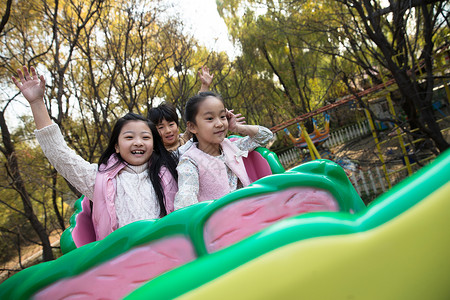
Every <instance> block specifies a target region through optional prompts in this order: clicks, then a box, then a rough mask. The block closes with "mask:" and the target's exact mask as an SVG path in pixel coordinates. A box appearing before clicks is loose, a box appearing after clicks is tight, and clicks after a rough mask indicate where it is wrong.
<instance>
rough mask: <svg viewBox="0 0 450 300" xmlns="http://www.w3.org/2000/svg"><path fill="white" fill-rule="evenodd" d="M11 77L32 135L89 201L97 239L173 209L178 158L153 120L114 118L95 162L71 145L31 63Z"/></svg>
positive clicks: (85, 199) (127, 116) (42, 83)
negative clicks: (53, 116) (25, 106)
mask: <svg viewBox="0 0 450 300" xmlns="http://www.w3.org/2000/svg"><path fill="white" fill-rule="evenodd" d="M17 73H18V77H19V80H17V79H16V78H14V77H12V80H13V82H14V83H15V84H16V86H17V87H18V88H19V89H20V91H21V92H22V94H23V95H24V97H25V99H27V101H28V102H29V104H30V107H31V111H32V113H33V117H34V121H35V124H36V131H35V134H36V137H37V139H38V141H39V144H40V145H41V148H42V150H43V151H44V154H45V156H46V157H47V158H48V160H49V161H50V163H51V164H52V165H53V166H54V167H55V169H56V170H57V171H58V172H59V173H60V174H61V175H62V176H63V177H64V178H65V179H66V180H67V181H68V182H70V184H72V185H73V186H74V187H75V188H76V189H77V190H78V191H79V192H80V193H82V194H84V195H85V196H86V197H85V198H84V200H83V201H89V199H90V201H91V202H92V221H93V226H94V231H95V235H96V240H100V239H103V238H104V237H105V236H107V235H108V234H110V233H111V232H112V231H114V230H116V229H117V228H119V227H122V226H124V225H127V224H129V223H131V222H134V221H138V220H144V219H155V218H160V217H163V216H165V215H166V214H168V213H170V212H172V211H173V201H174V196H175V194H176V192H177V181H176V180H177V172H176V162H175V160H174V159H173V157H172V156H171V154H170V153H169V152H168V151H167V150H166V149H165V148H164V144H163V143H162V141H161V138H160V136H159V134H158V131H157V129H156V127H155V125H154V124H153V123H152V122H151V121H149V120H147V119H145V118H144V117H142V116H140V115H137V114H133V113H128V114H126V115H125V116H124V117H122V118H120V119H119V120H117V122H116V124H115V126H114V128H113V131H112V134H111V138H110V140H109V143H108V147H107V148H106V150H105V152H104V153H103V154H102V155H101V157H100V159H99V162H98V164H91V163H89V162H87V161H86V160H84V159H83V158H82V157H81V156H79V155H77V154H76V153H75V151H73V150H72V149H70V148H69V147H68V146H67V144H66V142H65V141H64V138H63V136H62V134H61V131H60V129H59V127H58V125H56V124H54V123H53V122H52V121H51V119H50V116H49V114H48V112H47V108H46V107H45V103H44V100H43V99H44V92H45V80H44V77H43V76H41V77H39V76H38V75H37V74H36V71H35V69H34V68H33V67H31V75H30V74H29V72H28V69H27V68H26V67H23V71H21V70H20V69H19V70H17Z"/></svg>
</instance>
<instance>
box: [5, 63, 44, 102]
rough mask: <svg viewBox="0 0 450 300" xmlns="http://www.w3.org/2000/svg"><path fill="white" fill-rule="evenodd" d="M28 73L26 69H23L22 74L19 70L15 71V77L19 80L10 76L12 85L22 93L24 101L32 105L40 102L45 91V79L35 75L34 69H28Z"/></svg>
mask: <svg viewBox="0 0 450 300" xmlns="http://www.w3.org/2000/svg"><path fill="white" fill-rule="evenodd" d="M30 71H31V76H30V73H28V69H27V67H25V66H24V67H23V73H22V71H21V70H20V69H18V70H17V75H18V77H19V79H20V81H19V80H17V79H16V78H15V77H14V76H12V77H11V78H12V81H13V82H14V84H15V85H16V86H17V87H18V88H19V90H20V91H21V92H22V94H23V96H24V97H25V99H27V101H28V102H29V103H30V104H33V103H35V102H37V101H42V99H43V98H44V91H45V79H44V76H43V75H41V76H40V77H39V76H38V75H37V74H36V70H35V69H34V67H31V68H30Z"/></svg>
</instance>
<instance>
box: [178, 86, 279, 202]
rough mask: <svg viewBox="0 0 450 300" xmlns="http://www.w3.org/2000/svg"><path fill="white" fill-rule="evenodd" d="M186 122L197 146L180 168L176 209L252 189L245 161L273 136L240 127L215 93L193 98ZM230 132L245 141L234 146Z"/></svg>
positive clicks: (264, 130)
mask: <svg viewBox="0 0 450 300" xmlns="http://www.w3.org/2000/svg"><path fill="white" fill-rule="evenodd" d="M185 118H186V125H187V128H188V129H189V131H190V132H191V133H193V135H194V145H193V146H192V147H191V148H189V150H187V151H186V152H185V153H184V154H183V155H182V156H181V158H180V161H179V163H178V166H177V171H178V193H177V195H176V196H175V209H179V208H182V207H185V206H189V205H192V204H194V203H197V202H199V201H205V200H212V199H217V198H220V197H222V196H224V195H226V194H228V193H229V192H232V191H234V190H236V189H238V188H241V187H244V186H247V185H249V184H250V183H251V182H250V179H249V177H248V175H247V172H246V170H245V166H244V162H243V159H242V158H243V157H247V155H248V152H249V151H251V150H253V149H255V148H256V147H259V146H264V145H265V144H267V142H269V141H270V139H272V137H273V134H272V132H271V131H270V130H269V129H267V128H265V127H262V126H256V125H246V124H241V123H239V122H238V120H237V119H236V116H235V115H234V114H233V113H232V112H231V111H228V110H227V109H226V108H225V106H224V103H223V100H222V98H221V97H220V96H219V95H217V94H215V93H212V92H201V93H199V94H198V95H195V96H194V97H192V98H190V99H189V100H188V102H187V103H186V109H185ZM228 130H230V131H232V132H236V133H238V134H240V135H242V136H245V137H244V138H241V139H237V140H236V141H233V142H231V141H230V140H228V139H227V138H226V136H227V134H228Z"/></svg>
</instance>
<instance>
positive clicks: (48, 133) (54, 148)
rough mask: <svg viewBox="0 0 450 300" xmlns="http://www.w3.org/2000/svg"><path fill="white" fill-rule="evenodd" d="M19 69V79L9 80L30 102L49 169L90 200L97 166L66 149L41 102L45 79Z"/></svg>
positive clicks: (42, 101) (33, 70) (56, 127)
mask: <svg viewBox="0 0 450 300" xmlns="http://www.w3.org/2000/svg"><path fill="white" fill-rule="evenodd" d="M30 71H31V75H30V74H29V73H28V69H27V68H26V67H23V72H22V71H21V70H20V69H19V70H17V74H18V77H19V80H18V79H16V78H15V77H12V80H13V82H14V83H15V85H16V86H17V87H18V88H19V89H20V91H21V92H22V94H23V95H24V97H25V99H27V101H28V103H30V107H31V111H32V112H33V117H34V122H35V123H36V129H37V130H36V131H35V134H36V137H37V139H38V141H39V144H40V145H41V148H42V150H43V151H44V154H45V156H46V157H47V159H48V160H49V161H50V163H51V164H52V166H53V167H55V169H56V170H57V171H58V173H60V174H61V175H62V176H63V177H64V178H65V179H66V180H67V181H69V182H70V183H71V184H72V185H73V186H74V187H75V188H76V189H77V190H78V191H79V192H80V193H82V194H84V195H86V196H88V197H89V198H91V199H92V197H93V191H94V183H95V178H96V175H97V164H90V163H89V162H87V161H86V160H84V159H83V158H82V157H81V156H79V155H77V154H76V153H75V151H73V150H72V149H70V148H69V147H68V146H67V144H66V142H65V140H64V138H63V136H62V135H61V131H60V130H59V127H58V126H57V125H56V124H54V123H53V122H52V120H51V119H50V116H49V114H48V111H47V108H46V107H45V103H44V91H45V80H44V76H40V77H39V76H38V75H37V74H36V70H35V69H34V68H33V67H31V68H30Z"/></svg>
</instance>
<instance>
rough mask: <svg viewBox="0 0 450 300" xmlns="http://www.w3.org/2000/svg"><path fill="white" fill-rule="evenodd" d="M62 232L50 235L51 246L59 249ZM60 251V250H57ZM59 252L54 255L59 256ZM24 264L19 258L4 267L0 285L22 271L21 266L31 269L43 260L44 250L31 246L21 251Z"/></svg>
mask: <svg viewBox="0 0 450 300" xmlns="http://www.w3.org/2000/svg"><path fill="white" fill-rule="evenodd" d="M61 234H62V232H60V231H59V232H56V231H55V232H54V233H52V234H51V235H50V244H51V245H52V247H59V239H60V237H61ZM55 250H58V249H55ZM58 252H59V250H58V251H54V254H56V255H58ZM21 257H22V262H21V263H19V256H17V257H15V258H13V259H11V260H10V261H9V262H7V263H6V264H4V265H3V266H2V269H4V270H5V271H1V272H0V283H2V282H3V281H5V280H6V279H8V278H9V277H11V276H12V275H14V274H15V273H17V272H18V271H20V270H21V269H22V268H21V265H22V267H23V268H27V267H30V266H32V265H34V264H36V263H37V262H40V261H41V260H42V248H41V246H39V245H30V246H27V247H24V248H22V249H21Z"/></svg>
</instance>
